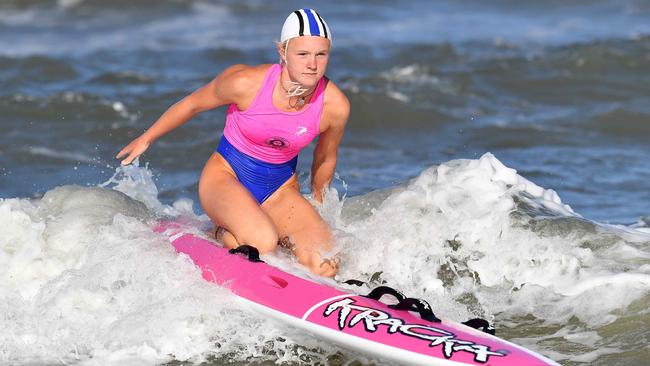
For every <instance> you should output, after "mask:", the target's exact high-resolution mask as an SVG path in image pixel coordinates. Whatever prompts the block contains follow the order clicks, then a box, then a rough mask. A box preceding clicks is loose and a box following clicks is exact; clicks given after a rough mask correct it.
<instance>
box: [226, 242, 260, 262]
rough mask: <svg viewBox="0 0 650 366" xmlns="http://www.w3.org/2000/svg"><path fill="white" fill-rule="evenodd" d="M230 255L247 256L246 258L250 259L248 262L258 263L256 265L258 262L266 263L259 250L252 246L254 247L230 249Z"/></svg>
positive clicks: (245, 245) (246, 245)
mask: <svg viewBox="0 0 650 366" xmlns="http://www.w3.org/2000/svg"><path fill="white" fill-rule="evenodd" d="M228 253H230V254H243V255H244V256H246V257H247V258H248V260H249V261H251V262H256V263H257V262H261V263H264V261H263V260H261V259H260V252H259V250H257V248H255V247H254V246H252V245H248V244H244V245H240V246H238V247H237V248H234V249H230V250H229V251H228Z"/></svg>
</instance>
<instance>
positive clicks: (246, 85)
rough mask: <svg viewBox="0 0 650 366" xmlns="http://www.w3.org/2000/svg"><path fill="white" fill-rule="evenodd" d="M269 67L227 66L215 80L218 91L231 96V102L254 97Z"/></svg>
mask: <svg viewBox="0 0 650 366" xmlns="http://www.w3.org/2000/svg"><path fill="white" fill-rule="evenodd" d="M270 66H271V65H270V64H263V65H254V66H249V65H244V64H236V65H232V66H229V67H228V68H226V69H225V70H224V71H223V72H221V74H219V76H217V78H216V80H217V83H218V85H219V89H221V91H222V93H227V94H229V95H231V100H237V101H240V100H242V98H243V99H244V100H246V99H248V97H249V96H250V95H255V94H256V92H257V90H258V89H259V88H260V87H261V85H262V81H263V80H264V75H266V71H267V70H268V69H269V67H270ZM238 104H239V103H238Z"/></svg>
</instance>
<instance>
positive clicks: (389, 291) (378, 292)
mask: <svg viewBox="0 0 650 366" xmlns="http://www.w3.org/2000/svg"><path fill="white" fill-rule="evenodd" d="M384 295H391V296H393V297H394V298H395V299H397V301H399V302H401V301H403V300H404V299H406V296H404V294H403V293H401V292H399V291H397V290H395V289H394V288H392V287H388V286H379V287H375V289H374V290H372V291H370V293H369V294H368V295H365V297H368V298H371V299H373V300H377V301H379V299H381V298H382V296H384Z"/></svg>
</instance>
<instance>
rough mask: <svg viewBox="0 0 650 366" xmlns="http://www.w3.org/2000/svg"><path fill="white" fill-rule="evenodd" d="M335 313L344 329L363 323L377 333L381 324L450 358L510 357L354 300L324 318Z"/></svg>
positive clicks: (329, 310)
mask: <svg viewBox="0 0 650 366" xmlns="http://www.w3.org/2000/svg"><path fill="white" fill-rule="evenodd" d="M335 312H337V314H338V326H339V329H340V330H343V329H345V328H346V327H347V328H352V327H354V326H355V325H357V324H359V323H363V325H364V327H365V329H366V331H368V332H370V333H374V332H376V331H377V329H378V327H379V326H380V325H385V326H387V329H386V331H387V333H388V334H395V333H398V332H399V333H401V334H403V335H406V336H409V337H413V338H418V339H422V340H426V341H428V342H429V347H442V353H443V355H444V356H445V358H448V359H449V358H451V357H452V356H453V355H454V353H456V352H469V353H473V354H474V361H476V362H480V363H486V362H488V360H489V358H490V356H496V357H504V356H507V352H506V351H492V350H490V347H488V346H485V345H482V344H476V343H474V342H471V341H465V340H461V339H457V338H456V335H455V334H454V333H451V332H449V331H446V330H443V329H439V328H436V327H431V326H428V325H421V324H407V323H406V322H404V320H402V319H399V318H395V317H391V316H390V314H388V313H386V312H384V311H381V310H377V309H373V308H369V307H365V306H360V305H356V304H355V301H354V299H353V298H350V297H347V298H344V299H342V300H338V301H335V302H332V303H331V304H329V305H327V307H326V308H325V311H324V312H323V316H325V317H329V316H330V315H332V314H334V313H335ZM348 320H349V321H348Z"/></svg>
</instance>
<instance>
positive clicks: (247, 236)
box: [236, 225, 279, 253]
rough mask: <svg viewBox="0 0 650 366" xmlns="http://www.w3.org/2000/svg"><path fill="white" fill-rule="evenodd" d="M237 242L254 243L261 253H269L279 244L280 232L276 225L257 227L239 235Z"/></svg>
mask: <svg viewBox="0 0 650 366" xmlns="http://www.w3.org/2000/svg"><path fill="white" fill-rule="evenodd" d="M236 238H237V242H239V243H240V244H248V245H252V246H254V247H255V248H257V250H259V252H260V253H269V252H272V251H274V250H275V248H277V246H278V238H279V237H278V232H277V230H276V229H275V228H274V227H270V225H269V226H266V227H255V228H252V230H250V231H249V232H246V233H242V234H241V235H237V236H236Z"/></svg>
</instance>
